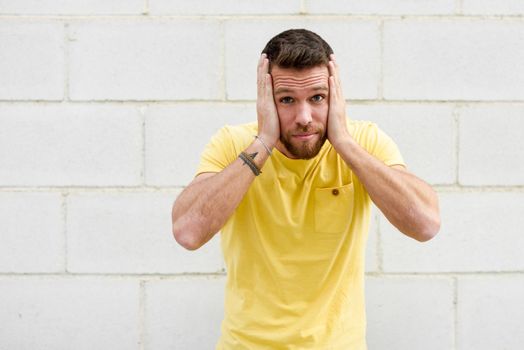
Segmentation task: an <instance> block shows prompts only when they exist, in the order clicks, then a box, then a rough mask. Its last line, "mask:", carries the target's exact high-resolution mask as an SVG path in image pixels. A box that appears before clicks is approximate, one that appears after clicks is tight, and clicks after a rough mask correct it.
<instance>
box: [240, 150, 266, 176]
mask: <svg viewBox="0 0 524 350" xmlns="http://www.w3.org/2000/svg"><path fill="white" fill-rule="evenodd" d="M238 158H240V159H242V161H243V162H244V164H245V165H247V166H248V167H249V168H250V169H251V171H252V172H253V174H255V176H258V175H260V174H262V172H261V171H260V169H259V168H258V167H257V165H256V164H255V162H254V161H253V158H251V157H250V156H249V154H247V153H246V152H241V153H240V154H239V155H238Z"/></svg>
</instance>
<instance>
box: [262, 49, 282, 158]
mask: <svg viewBox="0 0 524 350" xmlns="http://www.w3.org/2000/svg"><path fill="white" fill-rule="evenodd" d="M257 118H258V136H260V138H262V140H263V141H264V142H265V143H266V144H267V145H268V146H269V147H271V148H273V147H275V145H276V144H277V141H278V139H279V138H280V121H279V119H278V112H277V107H276V105H275V99H274V97H273V81H272V79H271V74H269V59H268V58H267V56H266V54H265V53H263V54H262V55H261V56H260V60H259V61H258V72H257Z"/></svg>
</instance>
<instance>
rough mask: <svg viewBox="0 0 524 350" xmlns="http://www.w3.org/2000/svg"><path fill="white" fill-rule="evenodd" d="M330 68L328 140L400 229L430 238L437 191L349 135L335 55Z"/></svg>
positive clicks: (436, 224)
mask: <svg viewBox="0 0 524 350" xmlns="http://www.w3.org/2000/svg"><path fill="white" fill-rule="evenodd" d="M329 71H330V78H329V90H330V94H329V97H330V107H329V116H328V139H329V141H330V142H331V144H332V145H333V147H335V150H336V151H337V153H338V154H340V156H341V157H342V159H344V161H345V162H346V164H347V165H348V166H349V167H350V168H351V170H352V171H353V172H354V173H355V175H356V176H357V177H358V178H359V180H360V182H362V184H363V185H364V187H365V188H366V191H367V192H368V193H369V196H370V197H371V199H372V200H373V202H374V203H375V205H376V206H377V207H378V208H379V209H380V210H381V211H382V213H384V215H385V216H386V218H387V219H388V220H389V221H390V222H391V223H392V224H393V225H394V226H395V227H396V228H397V229H399V230H400V231H401V232H402V233H404V234H405V235H407V236H409V237H412V238H414V239H416V240H418V241H421V242H424V241H427V240H430V239H431V238H433V237H434V236H435V235H436V234H437V232H438V231H439V229H440V213H439V205H438V197H437V195H436V193H435V191H434V190H433V189H432V188H431V186H429V185H428V184H427V183H425V182H424V181H422V180H421V179H419V178H417V177H416V176H415V175H413V174H411V173H410V172H408V171H407V170H406V169H405V168H404V167H403V166H391V167H389V166H387V165H385V164H384V163H382V162H381V161H380V160H378V159H376V158H375V157H374V156H372V155H371V154H369V153H368V152H367V151H366V150H365V149H364V148H362V147H361V146H360V145H359V144H358V143H357V142H356V141H355V140H354V139H353V138H352V137H351V136H350V134H349V133H348V131H347V126H346V114H345V107H346V106H345V101H344V96H343V94H342V89H341V85H340V79H339V76H338V67H337V64H336V61H335V58H334V56H332V59H331V61H330V63H329Z"/></svg>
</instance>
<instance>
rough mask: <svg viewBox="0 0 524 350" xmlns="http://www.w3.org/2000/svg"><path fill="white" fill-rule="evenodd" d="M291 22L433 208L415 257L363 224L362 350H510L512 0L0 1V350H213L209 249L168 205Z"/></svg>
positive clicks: (216, 270) (519, 334)
mask: <svg viewBox="0 0 524 350" xmlns="http://www.w3.org/2000/svg"><path fill="white" fill-rule="evenodd" d="M290 27H306V28H308V29H311V30H314V31H316V32H318V33H319V34H321V35H322V36H324V37H325V38H326V39H327V41H328V42H330V43H331V44H332V46H333V48H334V50H335V52H336V53H337V56H338V61H339V62H340V65H341V69H342V79H343V80H342V83H343V87H344V91H345V94H346V98H347V100H348V114H349V116H350V117H351V118H354V119H369V120H373V121H376V122H377V123H378V124H379V125H380V126H381V127H382V128H383V129H384V130H386V132H388V133H389V134H390V135H391V136H392V137H393V138H394V139H395V140H396V141H397V143H398V144H399V146H400V148H401V151H402V152H403V154H404V156H405V158H406V160H407V162H408V166H409V168H410V169H411V170H412V171H413V172H415V173H416V174H418V175H419V176H420V177H422V178H424V179H426V180H427V181H428V182H430V183H431V184H432V185H434V186H435V188H436V189H437V190H438V192H439V195H440V198H441V209H442V220H443V224H442V229H441V233H440V234H439V235H438V236H437V237H436V238H435V239H434V240H432V241H430V242H428V243H425V244H420V243H418V242H415V241H413V240H410V239H408V238H406V237H404V236H403V235H402V234H400V233H398V232H397V231H396V230H395V229H393V228H392V226H391V225H390V224H388V222H387V221H386V220H385V219H384V218H383V217H382V216H380V215H379V214H378V212H377V211H376V212H375V213H376V215H375V217H374V219H373V225H372V229H371V232H370V238H369V244H368V251H367V272H368V273H367V288H366V295H367V308H368V343H369V348H370V350H380V349H384V350H386V349H387V350H395V349H399V350H405V349H409V350H411V349H424V350H432V349H435V350H447V349H450V350H469V349H472V350H483V349H486V350H488V349H489V350H493V349H515V350H517V349H522V347H523V344H524V332H523V331H522V324H523V323H524V303H523V302H522V295H524V254H523V251H524V229H523V227H524V215H523V214H524V142H523V141H522V135H523V134H524V65H523V64H522V63H523V62H524V2H523V1H521V0H498V1H493V0H431V1H430V0H417V1H415V0H370V1H336V0H323V1H320V0H294V1H293V0H289V1H280V0H269V1H254V0H247V1H233V0H223V1H214V0H201V1H181V0H126V1H124V0H111V1H103V0H85V1H80V0H78V1H56V0H55V1H53V0H40V1H36V0H18V1H14V0H13V1H7V0H0V349H1V350H10V349H17V350H18V349H126V350H128V349H137V350H139V349H140V350H142V349H143V350H153V349H154V350H161V349H212V348H213V346H214V344H215V342H216V340H217V337H218V335H219V324H220V320H221V317H222V312H223V306H222V303H223V286H224V277H225V271H224V267H223V263H222V258H221V253H220V251H219V236H217V237H215V238H214V239H213V240H212V241H211V242H210V243H208V244H207V245H206V246H205V247H203V248H202V249H200V250H198V251H195V252H188V251H185V250H184V249H182V248H181V247H179V246H177V244H176V243H175V241H174V239H173V238H172V236H171V225H170V224H171V223H170V208H171V204H172V202H173V200H174V199H175V198H176V196H177V194H178V193H179V192H180V191H181V190H182V188H183V187H184V186H185V185H186V184H187V183H188V182H189V181H190V179H191V178H192V176H193V172H194V170H195V168H196V165H197V162H198V157H199V154H200V152H201V150H202V148H203V147H204V145H205V144H206V142H207V140H208V139H209V137H210V136H211V135H212V134H213V133H214V132H215V131H216V130H217V129H218V128H219V127H220V126H222V125H223V124H226V123H228V124H235V123H241V122H247V121H251V120H255V118H256V115H255V108H254V99H255V94H256V89H255V80H256V77H255V74H256V62H257V60H258V55H259V52H260V50H261V49H262V47H263V46H264V44H265V42H266V41H267V40H268V39H269V38H270V37H272V36H273V35H275V34H277V33H278V32H280V31H281V30H283V29H287V28H290Z"/></svg>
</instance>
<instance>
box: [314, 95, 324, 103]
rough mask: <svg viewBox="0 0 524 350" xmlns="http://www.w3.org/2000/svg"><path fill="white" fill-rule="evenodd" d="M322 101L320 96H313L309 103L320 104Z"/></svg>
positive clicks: (322, 97)
mask: <svg viewBox="0 0 524 350" xmlns="http://www.w3.org/2000/svg"><path fill="white" fill-rule="evenodd" d="M323 99H324V96H322V95H315V96H313V97H311V101H313V102H321V101H322V100H323Z"/></svg>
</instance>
